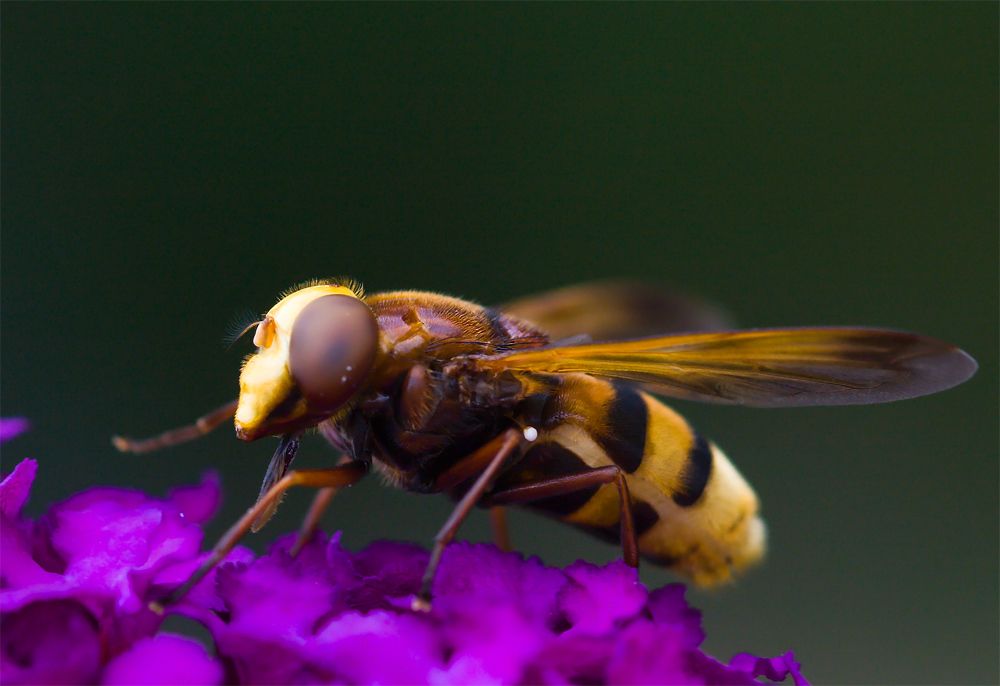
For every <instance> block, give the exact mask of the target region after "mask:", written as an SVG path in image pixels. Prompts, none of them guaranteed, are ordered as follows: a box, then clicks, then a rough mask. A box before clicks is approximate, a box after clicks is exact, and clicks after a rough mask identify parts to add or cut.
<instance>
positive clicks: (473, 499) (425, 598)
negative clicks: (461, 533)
mask: <svg viewBox="0 0 1000 686" xmlns="http://www.w3.org/2000/svg"><path fill="white" fill-rule="evenodd" d="M522 440H524V438H523V436H522V435H521V432H520V431H519V430H518V429H507V430H506V431H505V432H503V433H502V434H500V435H499V436H497V437H496V438H495V439H493V440H492V441H490V442H489V443H487V444H486V445H484V446H483V447H481V448H479V449H478V450H476V451H475V452H474V453H472V454H471V455H469V457H467V458H464V459H463V460H462V462H460V463H459V464H463V463H465V462H467V461H468V462H469V463H474V464H478V463H480V462H481V461H483V458H484V457H488V458H489V462H488V464H487V466H486V469H484V470H483V471H482V473H481V474H480V475H479V478H477V479H476V482H475V483H474V484H473V485H472V487H471V488H470V489H469V490H468V491H467V492H466V494H465V495H464V496H462V499H461V500H460V501H459V503H458V505H456V506H455V509H454V510H453V511H452V513H451V516H450V517H448V521H446V522H445V523H444V526H443V527H441V531H439V532H438V535H437V536H435V537H434V547H433V548H432V549H431V559H430V561H429V562H428V563H427V571H425V572H424V578H423V581H422V583H421V586H420V594H419V595H418V596H417V599H416V600H415V601H414V603H413V606H414V609H416V610H429V609H430V606H431V605H430V601H431V586H432V585H433V584H434V574H435V572H437V568H438V564H440V562H441V554H442V553H443V552H444V549H445V547H446V546H447V545H448V544H449V543H451V541H452V539H453V538H455V533H456V532H457V531H458V527H460V526H461V525H462V522H463V521H465V518H466V517H467V516H468V515H469V512H470V511H471V510H472V508H473V506H474V505H475V504H476V503H477V502H479V499H480V498H482V496H483V493H485V492H486V491H488V490H489V489H490V486H492V485H493V480H494V479H496V477H497V474H498V473H499V471H500V468H501V467H502V466H503V463H504V461H505V460H506V459H507V458H508V457H510V455H511V454H512V453H513V452H514V450H516V449H517V446H518V445H519V444H520V442H521V441H522Z"/></svg>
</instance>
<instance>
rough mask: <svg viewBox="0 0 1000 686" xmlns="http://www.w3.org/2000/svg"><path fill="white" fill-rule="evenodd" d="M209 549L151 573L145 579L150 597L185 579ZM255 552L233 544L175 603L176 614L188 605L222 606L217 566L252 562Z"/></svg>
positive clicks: (217, 608) (159, 595)
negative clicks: (181, 602)
mask: <svg viewBox="0 0 1000 686" xmlns="http://www.w3.org/2000/svg"><path fill="white" fill-rule="evenodd" d="M209 554H210V553H204V554H203V555H200V556H198V557H195V558H192V559H190V560H184V561H182V562H178V563H176V564H172V565H169V566H167V567H165V568H163V569H161V570H160V571H159V572H157V574H156V576H154V577H153V579H152V581H150V583H149V596H150V597H151V598H162V597H165V596H167V595H168V594H169V593H170V592H171V591H173V590H174V589H175V588H177V587H178V586H180V585H181V584H183V583H184V582H185V581H187V580H188V579H189V578H190V577H191V575H192V574H194V572H195V571H196V570H197V569H198V568H199V567H201V564H202V562H204V561H205V559H206V558H208V556H209ZM255 557H256V556H255V555H254V554H253V552H252V551H251V550H250V549H249V548H244V547H243V546H236V547H235V548H234V549H233V550H231V551H230V552H229V554H228V555H226V557H225V558H223V560H222V562H220V563H219V564H217V565H216V566H215V567H214V568H213V569H212V570H211V571H210V572H209V573H208V574H206V575H205V578H203V579H202V580H201V581H199V582H198V583H197V584H195V586H194V588H192V589H191V590H190V591H188V593H187V595H186V596H184V603H183V604H182V605H180V606H177V607H176V609H177V610H178V611H179V613H180V614H187V613H186V612H185V611H184V610H185V609H187V608H188V607H190V606H197V607H204V608H207V609H209V610H211V611H214V612H222V611H223V610H225V609H226V605H225V602H223V600H222V599H221V598H220V597H219V596H218V593H216V580H217V575H218V573H219V570H220V569H226V568H227V566H228V565H229V564H244V565H248V564H250V563H251V562H253V560H254V558H255Z"/></svg>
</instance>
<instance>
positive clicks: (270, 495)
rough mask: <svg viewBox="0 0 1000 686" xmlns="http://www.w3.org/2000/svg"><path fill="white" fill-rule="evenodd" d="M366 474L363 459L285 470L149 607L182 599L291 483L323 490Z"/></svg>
mask: <svg viewBox="0 0 1000 686" xmlns="http://www.w3.org/2000/svg"><path fill="white" fill-rule="evenodd" d="M367 473H368V465H367V464H366V463H364V462H350V463H348V464H344V465H340V466H337V467H333V468H331V469H303V470H299V471H296V470H294V469H293V470H291V471H289V472H287V473H286V474H285V475H284V476H282V477H281V479H279V480H278V481H277V482H276V483H275V484H274V485H273V486H271V487H270V488H269V489H268V490H267V492H266V493H264V494H263V495H262V496H261V497H260V498H259V499H258V500H257V502H256V503H254V505H253V507H251V508H250V509H249V510H247V511H246V512H245V513H244V514H243V516H242V517H240V519H239V521H237V522H236V523H235V524H233V525H232V526H231V527H230V528H229V530H228V531H227V532H226V533H225V534H223V536H222V538H220V539H219V542H218V543H216V544H215V547H214V548H212V554H211V555H209V556H208V559H206V560H205V562H203V563H202V565H201V566H200V567H199V568H198V569H197V571H195V573H194V574H192V575H191V576H190V577H189V578H188V580H187V581H185V582H184V583H183V584H182V585H181V586H179V587H178V588H177V589H175V590H174V591H173V593H171V594H170V595H169V596H167V598H166V599H165V600H163V601H162V602H154V603H150V607H151V608H152V609H153V611H154V612H158V613H162V612H163V608H164V607H165V606H167V605H172V604H173V603H176V602H177V601H178V600H180V599H181V598H183V597H184V596H185V595H186V594H187V592H188V591H190V590H191V589H192V588H193V587H194V586H195V584H197V583H198V582H199V581H201V580H202V579H203V578H204V577H205V575H206V574H208V573H209V572H210V571H212V568H213V567H215V565H217V564H218V563H219V562H221V561H222V559H223V558H225V557H226V555H228V554H229V553H230V551H232V549H233V548H235V547H236V544H237V543H238V542H239V540H240V539H241V538H243V536H244V535H245V534H246V532H247V531H249V530H250V527H251V526H252V525H253V523H254V522H255V521H256V520H257V518H258V517H260V516H261V514H262V513H264V512H266V511H267V510H268V509H269V508H271V507H272V506H273V505H274V503H275V502H277V501H278V500H280V499H281V497H282V496H283V495H284V494H285V491H287V490H288V489H289V488H291V487H292V486H308V487H310V488H323V489H330V488H332V489H335V488H341V487H343V486H350V485H351V484H353V483H356V482H357V481H359V480H360V479H361V478H362V477H364V476H365V475H366V474H367Z"/></svg>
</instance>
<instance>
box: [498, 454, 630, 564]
mask: <svg viewBox="0 0 1000 686" xmlns="http://www.w3.org/2000/svg"><path fill="white" fill-rule="evenodd" d="M611 483H613V484H614V485H615V486H616V487H617V488H618V499H619V501H620V502H621V525H620V526H621V539H622V559H624V560H625V564H627V565H629V566H630V567H638V566H639V546H638V543H637V541H636V538H637V536H636V533H635V522H634V520H633V519H632V507H631V500H630V499H629V493H628V483H627V482H626V481H625V474H624V473H623V472H622V470H621V469H619V468H618V467H616V466H608V467H597V468H596V469H592V470H590V471H588V472H581V473H579V474H569V475H567V476H559V477H555V478H552V479H544V480H541V481H535V482H532V483H528V484H522V485H520V486H515V487H513V488H509V489H507V490H505V491H500V492H498V493H491V494H490V495H489V497H487V498H484V499H483V504H485V505H493V506H497V505H512V504H514V503H524V502H528V501H531V500H538V499H539V498H548V497H550V496H554V495H561V494H563V493H569V492H570V491H578V490H580V489H582V488H590V487H592V486H600V485H603V484H611Z"/></svg>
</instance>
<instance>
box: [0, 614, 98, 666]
mask: <svg viewBox="0 0 1000 686" xmlns="http://www.w3.org/2000/svg"><path fill="white" fill-rule="evenodd" d="M0 645H2V649H0V672H2V674H3V681H4V683H22V684H85V683H93V682H95V681H96V680H97V675H98V670H99V669H100V664H101V641H100V637H99V631H98V628H97V622H96V621H95V619H94V617H93V615H91V613H90V612H89V611H88V610H87V609H86V608H85V607H84V606H83V605H81V604H80V603H78V602H77V601H75V600H51V601H45V602H36V603H30V604H29V605H26V606H25V607H23V608H21V609H20V610H17V611H15V612H11V613H9V614H5V615H4V617H3V633H2V634H0Z"/></svg>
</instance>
